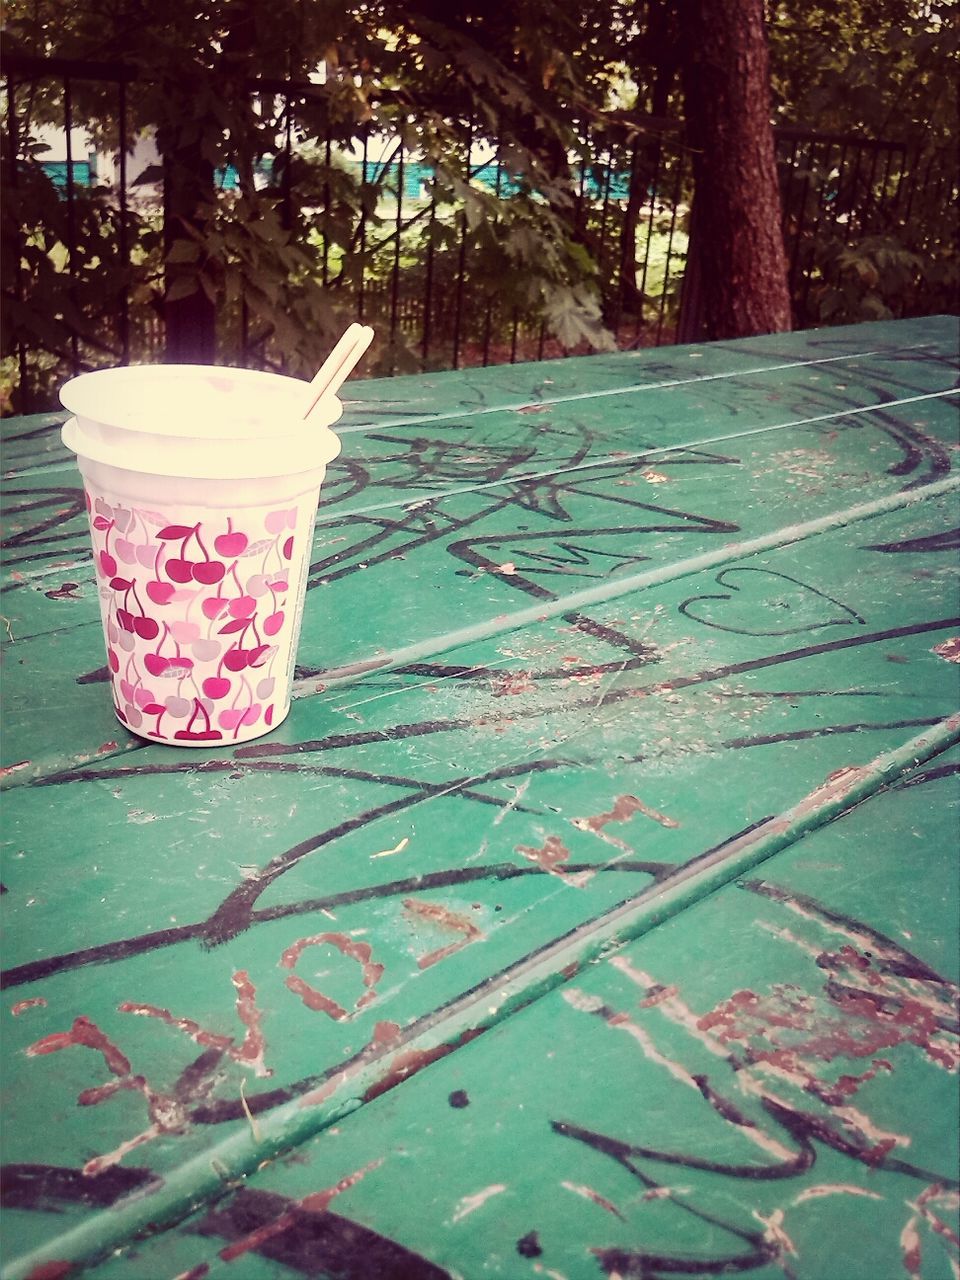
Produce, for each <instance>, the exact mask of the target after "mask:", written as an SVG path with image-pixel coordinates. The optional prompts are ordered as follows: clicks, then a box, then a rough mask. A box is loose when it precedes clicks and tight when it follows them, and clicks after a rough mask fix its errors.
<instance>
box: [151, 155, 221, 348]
mask: <svg viewBox="0 0 960 1280" xmlns="http://www.w3.org/2000/svg"><path fill="white" fill-rule="evenodd" d="M171 133H172V134H173V136H170V134H171ZM157 141H158V146H159V149H160V151H161V154H162V155H163V160H164V166H163V169H164V200H163V247H164V256H165V258H166V262H165V266H164V302H163V319H164V334H165V340H164V358H165V360H166V362H167V363H168V364H212V363H213V361H214V359H215V357H216V307H215V305H214V303H213V301H212V299H211V298H210V297H208V296H207V293H206V292H205V291H204V289H203V287H202V286H201V284H200V275H201V272H202V271H203V269H204V266H205V265H206V256H207V255H206V253H205V251H204V248H203V240H204V233H205V230H206V222H205V219H204V213H203V211H204V209H205V208H209V205H210V203H212V200H213V196H214V183H213V165H212V164H210V163H209V161H207V160H205V159H204V157H203V154H202V149H201V146H200V138H199V134H198V132H197V131H194V136H190V134H189V133H188V138H187V141H186V142H185V141H184V140H183V138H182V137H181V136H177V133H176V131H169V132H168V131H167V130H159V131H158V137H157ZM177 246H180V248H181V249H182V250H185V251H186V252H185V253H181V254H178V252H177ZM171 253H173V261H171V260H170V255H171ZM188 254H192V255H193V256H187V255H188Z"/></svg>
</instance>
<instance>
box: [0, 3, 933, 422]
mask: <svg viewBox="0 0 960 1280" xmlns="http://www.w3.org/2000/svg"><path fill="white" fill-rule="evenodd" d="M949 8H950V5H949V3H948V0H837V3H836V4H831V5H827V4H826V3H815V0H771V3H770V9H769V12H770V33H771V54H772V68H773V89H774V98H775V102H776V105H777V111H778V116H779V118H781V119H782V120H785V121H792V122H794V123H797V122H799V123H802V124H806V125H810V126H815V127H817V128H821V129H833V130H836V131H839V132H851V131H863V132H866V133H868V134H871V135H873V136H883V135H887V136H891V137H894V138H898V139H901V140H902V141H903V142H904V144H905V145H906V146H908V147H909V148H919V149H920V152H921V155H920V163H921V164H925V163H927V159H928V158H930V157H932V158H933V159H934V172H939V171H940V169H943V171H944V172H946V173H947V174H949V173H951V172H953V166H954V160H953V154H952V151H953V147H954V144H955V142H956V136H955V135H956V123H955V120H954V119H953V117H952V115H951V111H950V103H951V101H952V97H951V94H952V90H949V89H948V86H949V85H950V84H951V81H952V73H953V71H954V70H955V62H956V44H957V37H956V32H955V30H954V29H953V28H952V27H951V26H950V24H949V23H948V21H947V17H948V10H949ZM681 16H682V5H680V3H679V0H647V2H646V3H645V4H644V5H642V6H641V5H638V4H635V3H634V2H633V0H582V3H581V4H579V5H574V6H571V5H569V4H567V3H566V0H466V2H465V3H464V4H461V5H456V6H450V5H447V4H446V3H445V0H412V2H408V0H404V2H403V3H401V2H400V0H367V2H365V3H364V4H363V5H352V4H348V5H344V4H342V3H339V2H337V3H334V0H272V2H271V4H269V5H264V4H260V3H258V2H257V0H189V3H188V0H167V2H166V3H165V4H164V5H162V6H158V5H152V4H149V3H146V2H145V0H88V3H86V4H85V5H83V6H76V5H71V4H67V2H66V0H9V3H8V5H7V7H6V11H5V18H4V32H3V35H4V51H5V56H9V55H17V54H25V55H33V56H40V57H49V56H57V57H60V58H72V59H82V60H95V61H97V62H100V63H112V64H122V65H123V66H124V67H126V68H128V69H129V77H130V78H129V79H128V80H127V82H126V83H125V85H124V89H123V92H124V94H125V99H126V105H127V116H128V134H127V137H128V143H130V144H132V142H133V141H134V139H135V138H136V137H138V136H145V135H148V134H149V135H151V136H153V137H155V138H156V140H157V143H158V146H159V149H160V151H161V153H162V154H163V155H164V156H165V157H166V162H167V170H168V176H169V174H170V173H172V172H179V173H180V175H181V188H182V189H181V191H180V195H179V197H178V202H177V203H176V207H174V208H172V209H171V210H170V211H169V216H168V217H167V220H166V225H165V226H164V225H162V224H161V217H160V210H159V208H158V206H157V203H156V201H155V200H154V201H152V202H151V199H150V195H149V189H148V188H142V189H140V191H139V193H138V192H134V193H133V195H132V199H131V206H132V207H131V208H130V209H129V210H128V211H127V215H126V221H125V223H124V224H123V227H122V228H121V220H120V215H119V213H118V210H117V208H116V198H115V193H113V192H112V191H110V190H108V189H107V188H106V187H99V188H98V187H94V188H93V189H92V190H83V189H81V188H79V187H76V188H75V189H74V192H73V198H72V200H70V201H67V200H66V198H65V195H64V192H63V191H62V190H61V189H58V188H57V187H56V186H55V185H54V184H53V183H52V182H51V180H50V178H49V177H48V176H47V174H46V173H45V172H44V171H43V169H42V168H41V166H40V163H39V158H38V143H37V130H38V128H39V127H40V126H43V125H45V124H50V123H53V124H58V123H60V122H61V121H62V112H63V84H62V81H60V80H59V79H57V78H55V77H48V78H45V79H38V80H35V81H33V82H29V83H28V82H27V81H26V80H25V81H24V82H23V83H21V84H20V85H19V87H18V89H17V92H16V126H17V130H18V133H19V145H18V154H17V157H16V166H15V172H14V171H13V170H12V169H11V148H10V147H9V146H7V147H5V148H4V149H3V155H2V163H3V166H4V171H3V174H2V178H3V182H4V188H5V192H6V199H5V200H4V201H3V204H2V206H0V218H2V231H3V243H4V251H5V258H6V262H7V269H6V271H5V288H4V296H3V330H4V347H3V353H4V354H6V355H9V354H10V353H11V352H15V351H16V350H17V347H18V345H19V344H20V343H23V344H24V345H25V346H26V347H27V348H29V349H31V350H37V349H43V350H46V351H48V352H51V353H53V354H54V356H55V360H54V362H53V363H51V362H49V361H47V362H46V363H45V364H44V365H43V366H42V368H41V366H40V365H38V366H37V370H38V372H37V377H38V384H37V386H36V387H35V388H33V390H34V391H36V392H38V393H39V396H40V398H41V399H42V398H43V395H44V394H45V393H46V392H47V391H48V389H49V388H50V387H52V386H54V385H55V384H56V382H57V381H58V380H59V379H60V378H62V376H63V375H64V372H65V371H66V370H67V369H68V368H69V367H70V366H71V365H72V363H73V360H74V355H76V357H77V359H78V360H79V362H80V364H81V365H96V364H102V363H113V362H115V361H116V360H118V359H120V358H121V357H122V355H123V354H124V350H125V344H126V346H127V347H128V348H129V352H130V354H131V356H132V357H133V358H141V359H142V358H154V357H156V355H157V341H158V333H159V331H160V318H161V316H162V314H163V311H164V308H165V306H167V305H168V304H170V303H172V302H174V301H175V300H176V299H177V298H178V297H179V298H181V299H191V298H201V297H203V298H209V299H210V300H211V301H212V302H213V303H214V304H215V305H216V308H217V313H218V342H219V347H218V351H217V357H218V359H220V360H221V361H223V362H226V363H230V362H237V361H242V362H256V361H259V362H261V363H264V364H266V365H268V366H273V367H278V368H284V369H288V370H290V371H291V372H294V373H301V374H303V373H310V372H311V371H312V369H313V368H315V367H316V364H317V361H318V360H319V358H320V357H321V355H322V354H323V352H324V351H325V350H326V349H327V348H328V347H329V345H330V341H331V338H332V337H333V335H334V334H335V333H336V332H337V331H338V330H339V329H340V328H341V327H342V325H343V322H344V321H345V320H346V319H350V318H353V316H354V315H355V314H356V310H357V306H358V298H359V287H360V281H361V277H362V279H363V285H364V290H365V306H366V307H367V312H366V318H368V319H371V320H373V321H374V322H375V323H377V325H378V328H379V329H380V330H381V331H382V330H383V329H384V328H385V327H386V328H389V325H388V324H387V325H386V326H385V324H384V321H388V320H389V315H390V308H391V306H392V305H393V300H392V298H391V292H390V291H391V285H392V283H393V280H394V277H395V273H398V272H399V273H400V276H401V279H402V284H403V289H402V292H403V296H404V299H405V300H407V301H408V302H409V301H410V300H414V299H426V298H427V296H428V294H429V297H430V299H432V300H433V303H432V305H435V306H436V308H437V317H438V327H437V329H436V332H435V348H436V349H437V350H438V351H439V349H440V348H441V347H443V349H444V350H445V351H447V352H449V351H450V350H452V348H451V342H452V330H453V326H454V324H455V320H454V308H453V302H454V300H455V299H456V298H457V297H458V295H460V296H463V295H465V296H467V297H468V298H469V299H470V305H469V306H468V307H466V308H465V310H464V313H463V324H464V326H465V328H464V333H463V335H462V336H463V337H464V338H465V339H466V338H470V339H471V340H474V341H476V340H482V338H483V332H484V330H485V329H486V330H487V331H488V332H489V326H490V325H491V324H494V325H497V326H500V328H501V330H503V329H504V327H506V329H509V326H510V325H511V323H512V322H513V321H515V320H516V317H517V316H518V315H519V316H521V317H522V320H523V322H524V323H525V324H527V325H533V326H534V327H536V326H539V325H540V324H541V322H543V323H545V324H546V326H547V329H548V331H549V332H551V333H553V334H554V335H556V336H557V337H558V338H559V339H560V341H561V342H563V343H564V344H565V345H567V346H575V345H577V344H584V343H586V344H588V345H590V346H593V347H595V348H596V347H603V346H605V345H610V343H611V341H612V339H611V335H610V328H609V326H610V324H611V323H613V322H615V321H616V320H617V319H618V318H619V314H620V311H621V309H622V308H624V307H626V308H627V309H628V311H630V310H631V309H632V311H633V313H634V314H635V315H636V316H637V321H638V326H639V322H640V319H641V316H642V308H643V306H644V299H643V298H642V297H640V296H639V294H638V293H637V289H636V285H635V281H636V278H637V272H636V268H637V266H638V263H637V262H636V261H635V257H636V255H635V252H634V249H635V244H636V236H637V228H638V226H639V225H640V224H639V219H640V213H641V204H642V200H633V201H631V202H630V203H628V204H627V205H626V207H624V205H623V204H620V205H616V204H615V203H614V204H612V206H611V212H610V215H609V217H608V215H607V211H606V206H605V204H604V207H603V208H601V201H600V200H598V199H593V200H592V201H591V200H589V199H588V200H581V199H579V198H578V197H579V180H580V166H581V164H582V163H584V162H586V163H594V162H595V161H596V160H597V158H598V157H606V162H608V163H609V164H611V165H615V166H617V167H618V168H619V169H620V170H630V169H631V166H632V172H633V173H634V175H635V184H634V185H635V190H636V192H637V193H639V194H640V195H641V196H643V193H644V192H646V191H647V190H648V189H649V188H651V187H652V186H653V185H654V184H655V180H656V174H657V172H658V171H659V166H660V162H661V143H662V139H660V138H658V137H657V136H656V134H650V133H649V132H637V130H636V128H635V127H634V126H633V125H632V124H631V120H632V119H634V118H635V117H636V115H637V113H638V112H639V113H642V112H644V111H651V110H652V111H654V112H656V113H658V114H664V113H666V112H668V111H671V110H673V111H676V110H677V109H678V106H679V103H678V87H677V84H678V81H677V76H676V71H677V66H678V61H679V58H680V57H681V55H682V49H683V41H682V24H681V22H680V17H681ZM320 66H322V67H323V68H324V76H323V78H322V79H320V78H318V77H317V76H316V74H315V69H316V68H318V67H320ZM281 81H294V82H299V83H302V84H304V86H305V87H304V90H303V92H302V93H300V92H298V94H297V95H295V96H294V97H292V98H291V100H290V103H289V106H288V104H287V101H286V99H285V97H284V96H283V94H281V93H278V92H276V88H277V85H278V84H279V82H281ZM308 81H310V83H309V85H307V82H308ZM70 88H71V96H72V110H73V118H74V120H75V121H76V122H81V121H82V122H83V123H84V124H85V125H89V127H90V128H91V129H92V131H93V133H94V135H95V137H96V139H97V142H98V146H99V147H100V148H101V149H102V150H103V151H105V152H114V153H115V152H116V151H117V150H118V147H119V129H118V103H119V95H120V88H119V85H118V83H117V82H116V81H112V82H111V81H110V80H103V79H100V80H84V79H80V78H73V79H72V80H71V85H70ZM7 137H8V141H9V139H10V130H9V128H8V130H7ZM378 137H379V138H382V137H387V138H394V139H398V140H402V143H403V146H404V148H405V153H406V155H407V156H408V157H409V156H413V155H416V156H417V157H419V159H420V161H421V163H422V164H424V165H425V166H429V168H430V169H431V171H432V173H433V175H434V181H433V184H432V186H431V187H430V189H429V191H428V192H427V195H431V196H433V197H434V199H433V202H432V203H431V201H430V200H429V199H427V198H424V197H421V198H418V199H410V198H405V199H404V201H403V203H402V205H401V207H400V208H399V209H398V208H397V204H396V199H395V196H394V197H391V194H390V187H391V184H392V183H393V182H394V181H395V171H392V170H391V169H390V168H389V167H385V168H383V169H382V170H381V171H380V172H379V173H378V174H377V175H376V176H373V177H371V175H370V174H361V173H360V172H359V171H358V169H357V166H356V165H355V164H351V163H350V162H349V161H350V158H351V157H354V158H355V157H356V156H357V155H358V154H359V148H360V147H361V145H362V143H363V140H364V138H378ZM288 139H289V142H290V144H291V145H290V147H289V151H288V148H287V145H286V144H287V140H288ZM479 139H492V140H495V142H496V160H497V162H498V163H499V164H501V165H502V167H503V172H504V174H507V175H509V187H508V188H506V189H504V190H500V191H498V192H495V191H491V190H490V189H489V187H485V186H484V185H483V184H482V183H481V182H479V181H478V180H477V179H476V176H475V175H471V174H470V173H468V171H467V157H468V155H469V145H470V141H471V140H473V141H475V142H476V141H477V140H479ZM228 168H229V169H230V170H231V171H236V174H237V175H238V180H237V186H236V189H235V190H230V191H219V190H217V189H216V186H215V183H214V181H213V175H214V174H215V173H217V172H223V171H225V170H227V169H228ZM810 169H811V174H812V176H811V177H809V184H810V186H811V189H812V190H813V191H814V194H815V195H817V196H818V197H819V196H820V195H822V194H823V193H824V192H827V191H828V188H829V183H830V181H831V177H830V173H829V172H828V170H827V169H826V168H825V167H823V166H821V167H819V168H818V166H817V165H816V164H811V166H810ZM797 176H798V175H797V174H794V175H793V178H792V179H791V180H793V181H795V180H796V179H797ZM952 180H953V181H955V179H952ZM689 196H690V191H689V188H688V186H687V184H686V179H683V182H682V183H681V184H679V185H677V186H676V187H675V195H674V197H673V199H674V213H673V216H672V217H671V224H673V223H674V222H675V223H677V229H678V231H679V232H681V233H682V232H683V231H684V230H685V219H686V212H687V209H688V207H689ZM677 201H679V202H680V203H679V205H678V204H677ZM944 207H945V195H944V193H942V192H941V193H940V195H938V196H937V197H936V198H934V197H933V195H932V194H931V193H929V192H925V191H918V193H917V196H916V199H915V201H914V204H913V208H912V210H911V212H910V216H909V217H907V218H903V219H901V221H900V222H897V221H896V219H893V220H890V219H888V220H887V221H886V222H885V223H884V224H883V225H871V226H866V227H858V228H853V227H851V226H850V225H848V226H843V225H842V224H839V223H837V222H835V221H830V220H829V219H827V220H824V221H822V222H821V223H820V224H819V226H818V227H817V229H816V230H815V231H811V230H810V229H809V228H802V227H800V226H799V223H797V222H795V223H794V224H793V231H794V232H795V233H796V236H797V238H798V245H799V261H800V262H801V263H802V264H803V265H804V266H805V268H806V269H807V270H808V273H809V277H810V281H811V283H810V286H809V288H808V289H807V290H806V294H805V302H804V306H805V307H806V309H807V312H809V313H810V316H811V317H812V318H818V317H819V318H820V319H824V320H835V321H839V320H844V319H855V318H861V317H865V316H868V315H873V314H879V313H880V311H881V310H883V309H887V310H890V309H894V310H896V309H897V306H898V303H897V300H898V299H901V300H902V299H903V298H904V297H905V296H907V297H908V298H909V307H910V308H911V309H913V310H916V309H922V308H923V307H924V306H925V305H928V303H929V301H930V300H931V299H934V300H936V302H937V305H938V306H939V305H941V301H942V298H943V297H944V296H946V293H947V291H948V289H949V288H950V287H951V284H952V283H953V282H954V281H955V275H956V257H955V251H954V249H953V246H952V245H951V244H950V243H949V227H947V226H945V225H944V224H945V222H946V219H945V218H944V216H943V213H942V209H943V208H944ZM678 209H679V217H678V216H677V212H676V211H677V210H678ZM643 216H644V218H646V216H647V215H646V214H645V213H644V215H643ZM651 225H652V217H651ZM71 226H72V230H73V233H74V234H72V235H71V234H70V229H71ZM121 233H122V234H121ZM122 237H125V241H126V243H127V244H128V245H129V246H134V251H133V254H132V260H131V262H130V263H129V265H128V264H127V263H126V262H125V261H124V254H123V253H122V251H121V249H122ZM461 239H463V241H464V248H463V249H461ZM67 244H73V246H74V247H73V251H72V255H71V256H70V260H69V261H68V260H67V255H66V249H65V246H66V245H67ZM660 256H662V255H661V254H660V251H659V248H658V247H655V248H654V252H653V258H652V261H653V262H654V266H655V267H656V270H655V271H654V272H652V273H651V276H650V279H651V281H652V280H653V279H654V278H655V277H656V276H657V274H658V272H659V270H660V268H659V265H658V263H657V261H656V260H657V259H658V257H660ZM874 272H875V273H876V280H874V279H873V273H874ZM675 285H676V280H675V279H674V280H673V282H672V286H671V285H669V282H668V287H672V289H673V293H672V294H671V300H670V303H669V305H670V306H671V307H674V306H675V303H676V299H675ZM428 286H429V288H428ZM651 288H652V285H648V292H650V289H651ZM125 299H126V304H125V302H124V300H125ZM804 314H805V315H806V313H804ZM478 334H479V335H480V336H479V339H478ZM502 336H503V335H502V333H501V337H502ZM377 358H378V360H379V367H380V368H381V369H383V370H384V371H387V370H393V369H400V368H410V367H413V366H414V363H415V361H416V360H417V359H418V358H419V352H418V351H414V350H413V349H412V348H411V347H410V345H409V344H408V343H407V340H406V339H405V338H404V337H403V329H402V327H401V328H400V329H398V330H397V333H396V341H395V343H394V344H393V346H392V347H391V346H388V345H387V344H385V343H382V342H381V344H380V345H379V348H378V351H377ZM5 367H6V368H9V367H10V366H9V365H7V366H5ZM23 392H24V389H21V390H20V392H19V394H18V395H17V396H15V398H14V400H13V402H12V403H13V405H14V407H17V406H19V405H22V404H23V403H25V401H24V395H23Z"/></svg>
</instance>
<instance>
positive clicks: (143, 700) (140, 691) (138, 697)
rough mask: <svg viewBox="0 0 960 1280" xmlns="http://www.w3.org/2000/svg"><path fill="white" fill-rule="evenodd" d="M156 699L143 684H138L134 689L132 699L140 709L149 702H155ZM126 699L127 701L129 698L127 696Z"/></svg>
mask: <svg viewBox="0 0 960 1280" xmlns="http://www.w3.org/2000/svg"><path fill="white" fill-rule="evenodd" d="M156 700H157V699H156V696H155V695H154V693H153V692H152V691H151V690H150V689H147V688H145V687H144V686H143V685H139V686H138V688H136V689H135V690H134V693H133V699H132V701H133V702H135V703H136V704H137V706H138V707H139V708H140V710H141V711H143V710H145V709H146V708H147V707H148V706H149V705H150V703H151V702H156ZM127 701H128V702H129V701H131V699H129V698H128V699H127ZM154 714H156V713H154Z"/></svg>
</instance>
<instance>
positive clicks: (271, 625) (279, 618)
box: [263, 609, 283, 636]
mask: <svg viewBox="0 0 960 1280" xmlns="http://www.w3.org/2000/svg"><path fill="white" fill-rule="evenodd" d="M282 626H283V610H282V609H278V610H277V612H276V613H271V614H270V616H269V617H268V618H264V620H263V634H264V635H266V636H275V635H276V634H277V632H278V631H279V630H280V628H281V627H282Z"/></svg>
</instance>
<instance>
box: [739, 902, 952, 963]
mask: <svg viewBox="0 0 960 1280" xmlns="http://www.w3.org/2000/svg"><path fill="white" fill-rule="evenodd" d="M737 884H738V886H739V887H740V888H741V889H748V890H749V891H750V893H758V894H760V895H761V896H762V897H764V898H770V899H771V900H772V901H773V902H782V903H785V904H786V905H788V906H789V905H793V906H796V907H799V908H801V910H803V911H805V912H807V913H809V914H811V915H815V916H820V918H821V919H823V920H825V921H827V922H828V923H829V924H831V925H837V926H839V927H840V928H843V929H848V930H853V931H855V932H857V933H862V934H866V936H867V937H869V938H872V939H873V941H874V944H875V945H876V946H877V947H879V948H881V949H882V950H885V951H890V952H893V953H894V954H895V955H896V956H897V957H898V958H897V959H896V960H895V961H885V960H881V959H877V958H876V957H874V961H873V963H874V964H875V965H876V967H877V968H878V969H879V970H880V971H881V972H884V973H895V974H897V975H899V976H900V977H903V978H918V979H920V980H921V981H924V982H933V983H936V984H937V985H939V986H949V985H950V983H949V982H948V981H947V979H946V978H944V977H942V976H941V975H940V974H939V973H937V971H936V970H935V969H931V968H930V966H929V965H928V964H925V963H924V961H923V960H921V959H920V957H919V956H915V955H914V954H913V953H912V952H910V951H907V950H906V948H905V947H902V946H901V945H900V943H899V942H897V941H896V940H895V939H894V938H889V937H888V936H887V935H886V934H885V933H881V932H880V931H879V929H874V928H872V926H870V925H868V924H864V923H863V921H862V920H856V919H854V917H853V916H847V915H844V914H843V913H842V912H840V911H834V910H833V908H832V907H828V906H825V905H824V903H822V902H818V901H817V899H816V898H811V897H809V895H807V894H805V893H796V892H794V891H793V890H792V889H784V888H782V887H781V886H780V885H777V884H771V883H770V881H769V880H738V881H737Z"/></svg>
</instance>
